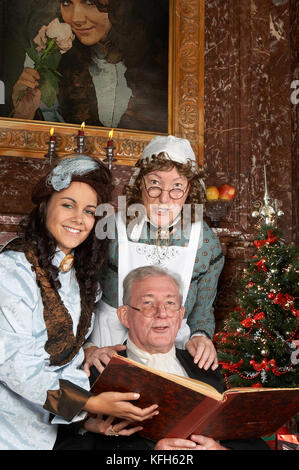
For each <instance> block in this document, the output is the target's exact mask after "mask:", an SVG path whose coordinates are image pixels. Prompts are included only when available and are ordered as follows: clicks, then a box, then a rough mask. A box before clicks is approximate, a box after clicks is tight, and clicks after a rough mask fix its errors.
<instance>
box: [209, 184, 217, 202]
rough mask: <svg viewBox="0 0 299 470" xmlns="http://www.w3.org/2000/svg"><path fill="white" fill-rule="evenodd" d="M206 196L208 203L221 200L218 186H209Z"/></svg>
mask: <svg viewBox="0 0 299 470" xmlns="http://www.w3.org/2000/svg"><path fill="white" fill-rule="evenodd" d="M206 196H207V200H208V201H216V199H219V191H218V188H216V186H208V187H207V190H206Z"/></svg>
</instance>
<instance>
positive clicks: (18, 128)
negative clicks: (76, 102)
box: [0, 0, 204, 165]
mask: <svg viewBox="0 0 299 470" xmlns="http://www.w3.org/2000/svg"><path fill="white" fill-rule="evenodd" d="M170 5H171V7H170V48H169V49H170V54H169V87H168V92H169V119H168V133H169V134H173V135H176V136H178V137H185V138H187V139H188V140H189V141H190V142H191V144H192V146H193V149H194V151H195V154H196V155H197V158H198V161H199V162H200V163H201V164H203V151H204V0H170ZM51 127H55V135H56V137H57V147H56V150H57V154H58V156H59V157H62V156H65V155H68V154H72V153H73V152H74V149H75V148H76V147H77V141H76V136H77V131H78V127H79V126H76V125H70V124H60V123H55V124H53V123H49V122H45V123H44V122H36V121H25V120H19V119H9V118H0V155H6V156H10V155H11V156H22V157H26V156H27V157H30V158H43V157H44V155H45V154H46V153H47V148H48V141H49V131H50V129H51ZM109 131H110V129H107V128H104V127H101V128H99V127H92V126H90V127H89V126H88V127H86V132H85V135H86V146H87V151H88V153H89V154H90V155H93V156H96V157H99V158H104V157H105V147H106V145H107V137H108V132H109ZM154 135H156V134H153V133H150V132H146V133H145V132H141V131H132V130H121V129H115V130H114V137H113V139H114V142H115V146H116V149H115V156H116V157H117V163H118V164H123V165H133V164H134V163H135V162H136V160H137V159H138V158H139V157H140V155H141V153H142V150H143V148H144V146H145V145H146V144H147V143H148V142H149V141H150V140H151V139H152V137H154Z"/></svg>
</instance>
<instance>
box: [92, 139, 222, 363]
mask: <svg viewBox="0 0 299 470" xmlns="http://www.w3.org/2000/svg"><path fill="white" fill-rule="evenodd" d="M136 167H137V168H136V171H135V174H134V176H133V178H132V179H131V181H130V183H129V184H128V185H127V186H126V188H125V191H124V193H125V195H126V197H127V200H126V203H127V217H126V219H124V217H123V216H122V214H121V213H118V214H117V216H116V226H117V231H116V239H115V240H111V241H110V244H109V256H108V260H107V262H106V263H105V264H104V265H103V268H102V270H101V276H100V282H101V286H102V289H103V296H102V299H101V301H100V302H99V304H98V306H97V309H96V311H97V314H96V320H95V327H94V330H93V333H92V335H91V339H90V342H89V343H88V344H87V345H86V346H89V347H86V350H85V353H86V365H85V368H86V370H88V368H89V365H90V364H94V365H96V366H97V367H98V368H99V370H101V369H102V365H101V363H100V361H101V362H103V363H106V362H107V361H108V360H109V357H110V356H111V354H112V352H113V351H114V350H120V349H123V348H124V347H125V346H123V345H122V346H121V344H122V343H123V341H124V340H125V339H126V334H127V333H126V331H125V328H124V327H123V326H122V325H121V324H120V323H119V321H118V318H117V315H116V310H115V309H116V308H117V306H118V305H121V304H122V281H123V279H124V277H125V275H126V274H127V273H128V272H129V271H130V270H132V269H134V268H137V267H139V266H144V265H149V264H154V265H155V264H156V265H160V266H162V267H164V268H168V269H170V270H171V271H174V272H176V271H177V272H178V273H179V274H180V275H181V277H182V279H183V281H184V306H185V309H186V314H185V318H184V320H183V324H182V327H181V329H180V331H179V333H178V337H177V340H176V345H177V347H180V348H187V349H188V351H189V352H190V354H191V355H192V356H193V357H194V361H195V362H196V363H198V366H199V367H203V368H205V369H207V368H208V367H210V366H212V367H213V368H216V367H217V365H218V361H217V355H216V351H215V348H214V345H213V342H212V338H213V334H214V327H215V320H214V314H213V302H214V299H215V296H216V292H217V283H218V279H219V275H220V273H221V270H222V267H223V263H224V257H223V253H222V250H221V246H220V243H219V240H218V238H217V235H216V234H215V233H214V232H212V230H211V229H210V228H209V227H208V225H207V224H206V223H205V222H204V221H202V218H201V212H200V209H201V207H202V206H201V204H202V203H204V201H205V191H204V188H203V182H202V170H201V168H200V167H199V166H198V164H197V162H196V158H195V155H194V152H193V150H192V147H191V145H190V143H189V142H188V140H186V139H182V138H178V137H174V136H171V135H169V136H157V137H154V138H153V139H152V141H151V142H150V143H149V144H148V145H147V146H146V147H145V149H144V151H143V155H142V157H141V159H140V160H139V161H138V162H137V164H136ZM136 204H137V205H136ZM134 207H135V209H136V210H137V211H138V210H140V208H143V213H142V214H141V215H140V214H139V215H138V219H136V213H135V209H134ZM130 208H131V210H130ZM188 209H189V210H188ZM130 214H131V217H130ZM186 214H187V216H188V214H190V218H189V220H188V217H185V216H186ZM133 218H135V220H137V223H133V220H132V219H133ZM115 345H117V346H115ZM96 346H97V347H100V348H101V349H97V347H96ZM111 346H113V347H111Z"/></svg>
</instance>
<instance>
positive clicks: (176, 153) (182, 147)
mask: <svg viewBox="0 0 299 470" xmlns="http://www.w3.org/2000/svg"><path fill="white" fill-rule="evenodd" d="M160 152H165V153H167V155H168V157H169V159H170V160H173V161H174V162H178V163H183V164H184V163H187V162H191V163H192V168H193V169H195V167H196V157H195V154H194V152H193V149H192V147H191V144H190V142H189V141H188V140H187V139H183V138H181V137H175V136H173V135H167V136H161V135H158V136H157V137H154V138H153V139H152V140H151V141H150V142H149V144H147V146H146V147H145V148H144V150H143V153H142V156H141V158H140V160H143V159H145V158H148V159H149V160H151V157H152V156H153V155H158V154H159V153H160ZM139 173H140V168H136V169H135V170H134V173H133V175H132V176H131V179H130V182H129V185H130V186H133V185H134V183H135V181H136V178H137V176H138V175H139ZM201 182H202V180H201ZM202 183H203V182H202Z"/></svg>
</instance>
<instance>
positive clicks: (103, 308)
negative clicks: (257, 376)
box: [90, 212, 202, 349]
mask: <svg viewBox="0 0 299 470" xmlns="http://www.w3.org/2000/svg"><path fill="white" fill-rule="evenodd" d="M116 225H117V230H118V305H122V304H123V300H122V296H123V280H124V278H125V276H126V275H127V274H128V273H129V272H130V271H131V270H132V269H135V268H139V267H141V266H149V265H158V266H161V267H162V268H167V269H169V270H170V271H174V272H179V274H180V276H181V279H182V282H183V305H184V304H185V301H186V298H187V295H188V291H189V287H190V283H191V278H192V273H193V267H194V262H195V257H196V253H197V250H198V248H199V247H200V244H199V243H200V240H201V230H202V223H201V222H200V221H199V222H196V223H194V224H192V228H191V231H190V238H189V244H188V246H186V247H181V246H168V247H164V246H163V247H157V246H156V245H147V244H145V243H138V242H132V241H130V240H128V237H127V229H126V225H125V223H124V221H123V219H122V217H121V213H120V212H119V213H118V214H117V215H116ZM157 250H159V252H158V251H157ZM158 253H159V254H160V256H158ZM95 313H96V315H95V323H94V329H93V332H92V335H91V338H90V341H91V342H92V343H93V344H95V345H96V346H98V347H103V346H112V345H115V344H122V343H123V342H124V341H125V339H126V338H127V329H126V328H125V327H124V326H123V325H122V324H121V323H120V321H119V319H118V317H117V314H116V309H115V308H113V307H111V306H110V305H108V304H106V303H105V302H103V301H102V300H101V301H100V302H99V304H98V305H97V307H96V309H95ZM189 338H190V328H189V326H188V325H187V320H186V319H185V318H184V319H183V322H182V325H181V328H180V330H179V331H178V334H177V337H176V341H175V344H176V346H177V347H179V348H181V349H184V348H185V344H186V342H187V341H188V340H189Z"/></svg>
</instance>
